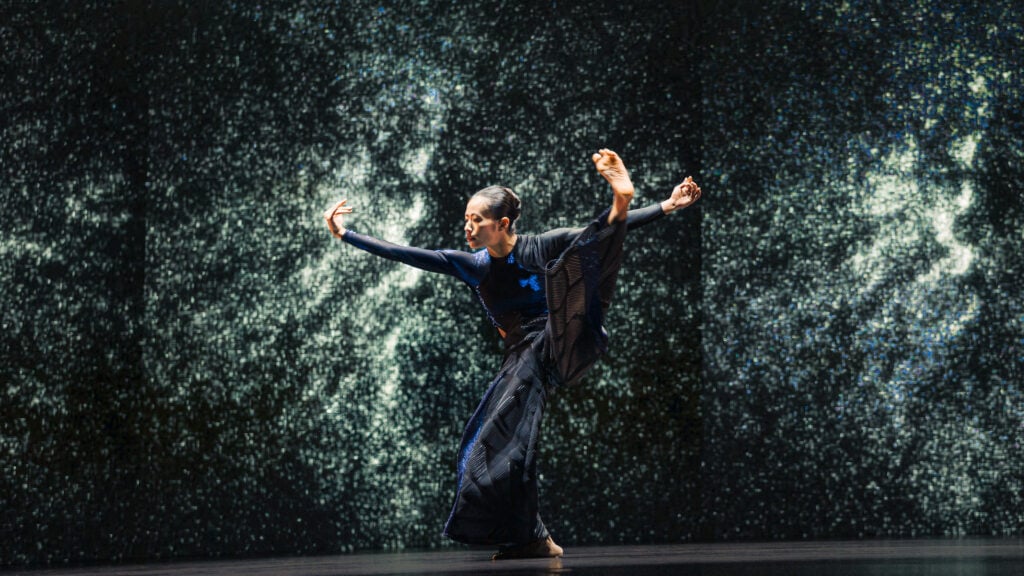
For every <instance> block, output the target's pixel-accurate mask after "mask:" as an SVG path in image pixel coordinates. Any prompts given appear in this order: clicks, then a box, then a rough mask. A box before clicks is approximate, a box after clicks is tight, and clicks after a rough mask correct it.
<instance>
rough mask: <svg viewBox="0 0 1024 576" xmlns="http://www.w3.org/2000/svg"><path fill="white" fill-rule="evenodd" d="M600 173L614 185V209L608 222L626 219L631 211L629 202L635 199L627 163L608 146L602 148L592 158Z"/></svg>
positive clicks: (609, 215)
mask: <svg viewBox="0 0 1024 576" xmlns="http://www.w3.org/2000/svg"><path fill="white" fill-rule="evenodd" d="M590 159H591V160H593V161H594V167H595V168H597V171H598V173H600V174H601V176H604V179H605V180H607V181H608V183H609V184H611V186H612V192H613V193H614V196H613V197H612V210H611V212H610V213H609V214H608V223H609V224H611V223H612V222H615V221H617V220H625V219H626V214H627V212H628V211H629V202H630V201H631V200H633V181H632V180H630V179H629V172H628V171H627V170H626V165H625V164H623V163H622V158H619V155H618V154H616V153H615V152H612V151H611V150H609V149H607V148H602V149H601V150H600V151H599V152H598V153H597V154H594V155H593V156H591V158H590Z"/></svg>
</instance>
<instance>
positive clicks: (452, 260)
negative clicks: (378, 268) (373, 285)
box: [324, 200, 477, 283]
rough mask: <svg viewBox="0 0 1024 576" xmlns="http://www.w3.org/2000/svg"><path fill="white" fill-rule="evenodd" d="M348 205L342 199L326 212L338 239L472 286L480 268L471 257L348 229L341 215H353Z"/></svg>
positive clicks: (328, 223) (331, 229) (332, 231)
mask: <svg viewBox="0 0 1024 576" xmlns="http://www.w3.org/2000/svg"><path fill="white" fill-rule="evenodd" d="M346 202H347V200H342V201H341V202H339V203H338V204H336V205H335V206H334V207H333V208H329V209H328V210H327V211H326V212H324V219H325V220H326V221H327V228H328V229H330V231H331V234H332V235H333V236H334V237H335V238H340V239H341V240H344V241H345V242H347V243H348V244H351V245H353V246H355V247H356V248H359V249H361V250H365V251H367V252H369V253H370V254H373V255H375V256H380V257H381V258H387V259H388V260H395V261H397V262H401V263H403V264H408V265H409V266H414V267H416V268H419V269H421V270H426V271H427V272H439V273H441V274H450V275H452V276H456V277H458V278H460V279H462V280H465V281H467V282H470V283H473V280H474V278H475V276H476V274H474V271H475V269H476V268H477V265H476V262H475V259H474V258H473V255H472V254H469V253H466V252H457V251H454V250H424V249H423V248H414V247H411V246H399V245H397V244H392V243H391V242H386V241H384V240H381V239H379V238H374V237H373V236H367V235H365V234H359V233H358V232H353V231H352V230H348V229H346V228H345V223H344V221H343V219H342V215H343V214H351V213H352V208H351V207H349V206H346V205H345V203H346Z"/></svg>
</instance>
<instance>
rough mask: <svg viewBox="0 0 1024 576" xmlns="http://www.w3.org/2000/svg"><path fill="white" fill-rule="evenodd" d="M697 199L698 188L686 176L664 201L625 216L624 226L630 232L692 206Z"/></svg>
mask: <svg viewBox="0 0 1024 576" xmlns="http://www.w3.org/2000/svg"><path fill="white" fill-rule="evenodd" d="M698 198H700V186H697V183H696V182H694V181H693V177H691V176H687V177H686V180H683V182H682V183H681V184H679V185H677V186H676V187H675V188H673V189H672V194H670V195H669V197H668V198H667V199H666V200H663V201H661V202H659V203H657V204H652V205H651V206H647V207H644V208H640V209H638V210H630V211H629V213H628V214H627V215H626V225H627V226H628V227H629V229H630V230H632V229H634V228H639V227H641V226H644V225H646V224H650V223H651V222H654V221H655V220H657V219H659V218H661V217H662V216H664V215H666V214H671V213H672V212H675V211H676V210H682V209H683V208H686V207H688V206H690V205H692V204H693V203H694V202H696V201H697V199H698Z"/></svg>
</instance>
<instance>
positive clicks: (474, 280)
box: [324, 149, 701, 559]
mask: <svg viewBox="0 0 1024 576" xmlns="http://www.w3.org/2000/svg"><path fill="white" fill-rule="evenodd" d="M592 160H593V162H594V165H595V167H596V168H597V171H598V173H600V174H601V175H602V176H603V177H604V178H605V179H606V180H607V181H608V183H609V184H610V185H611V188H612V193H613V194H612V205H611V208H609V209H607V210H605V212H604V213H602V214H601V215H600V216H599V217H598V218H597V219H596V220H594V221H593V222H591V223H590V224H589V225H588V226H586V227H585V228H576V229H569V228H561V229H557V230H552V231H550V232H545V233H543V234H539V235H535V236H533V235H526V234H518V233H517V232H516V220H517V219H518V218H519V214H520V212H521V206H520V201H519V198H518V197H517V196H516V195H515V193H513V192H512V190H510V189H508V188H504V187H501V186H490V187H488V188H484V189H482V190H480V191H479V192H477V193H476V194H474V195H473V197H472V198H470V200H469V203H468V204H467V205H466V215H465V226H464V230H465V233H466V242H467V243H468V244H469V247H470V248H471V249H473V250H475V252H462V251H457V250H436V251H435V250H424V249H421V248H410V247H404V246H397V245H395V244H391V243H388V242H384V241H382V240H378V239H376V238H372V237H370V236H366V235H363V234H358V233H356V232H354V231H352V230H348V229H346V228H345V225H344V215H346V214H351V213H352V208H351V207H350V206H348V205H347V200H342V201H341V202H339V203H337V204H336V205H335V206H333V207H331V208H329V209H328V210H327V211H326V212H324V219H325V220H326V221H327V226H328V228H329V229H330V231H331V234H333V235H334V236H335V237H336V238H340V239H342V240H344V241H345V242H347V243H349V244H351V245H353V246H355V247H357V248H360V249H362V250H366V251H367V252H370V253H372V254H376V255H377V256H381V257H384V258H388V259H391V260H397V261H399V262H403V263H405V264H409V265H411V266H415V267H417V268H421V269H423V270H427V271H430V272H440V273H444V274H449V275H451V276H455V277H456V278H458V279H460V280H462V281H463V282H464V283H465V284H466V285H468V286H469V287H470V289H472V290H473V292H474V293H475V294H476V296H477V298H478V299H479V300H480V303H481V304H483V308H484V311H485V312H486V313H487V316H488V317H489V319H490V321H491V322H492V323H493V324H494V326H495V328H497V330H498V333H499V334H500V335H501V338H502V339H503V341H504V344H505V357H504V361H503V362H502V365H501V370H500V371H499V372H498V375H497V376H496V377H495V378H494V380H493V381H492V382H491V384H490V386H489V387H488V389H487V391H486V392H485V393H484V396H483V399H482V400H481V401H480V404H479V406H478V407H477V409H476V411H475V412H474V414H473V416H472V418H470V419H469V422H468V424H467V425H466V429H465V431H464V432H463V435H462V443H461V446H460V448H459V452H458V460H457V470H458V472H457V478H456V486H457V487H456V495H455V503H454V505H453V507H452V511H451V515H450V516H449V518H448V521H447V523H446V525H445V528H444V534H445V535H446V536H448V537H449V538H452V539H454V540H457V541H459V542H464V543H467V544H483V545H494V546H497V547H498V552H497V553H496V554H495V555H494V559H506V558H536V557H557V556H561V555H562V548H561V547H560V546H558V545H557V544H555V543H554V541H553V540H552V539H551V536H550V534H549V533H548V531H547V529H546V528H545V527H544V523H543V522H542V521H541V519H540V515H539V513H538V510H537V472H536V470H537V464H536V456H537V450H538V443H539V436H540V421H541V414H542V413H543V410H544V405H545V401H546V398H547V395H548V393H549V392H550V391H552V390H553V389H554V388H555V387H557V386H564V385H572V384H575V383H576V382H578V381H579V380H580V378H581V377H582V376H583V374H584V373H585V372H586V371H587V369H589V368H590V366H592V365H593V364H594V362H595V361H596V360H597V359H598V358H599V357H600V356H601V355H602V354H603V353H604V352H605V351H606V350H607V338H608V337H607V333H606V332H605V330H604V327H603V325H602V324H603V319H604V313H605V311H606V310H607V308H608V306H609V305H610V304H611V298H612V292H613V289H614V286H615V278H616V275H617V274H618V270H619V266H620V264H621V262H622V243H623V239H624V237H625V234H626V231H627V229H632V228H636V227H638V226H642V225H644V224H648V223H650V222H652V221H654V220H657V219H658V218H660V217H662V216H664V215H665V214H668V213H670V212H673V211H675V210H679V209H681V208H685V207H687V206H689V205H691V204H693V203H694V202H696V201H697V199H698V198H700V194H701V191H700V187H698V186H697V184H696V183H695V182H694V181H693V178H690V177H687V178H686V180H685V181H684V182H683V183H681V184H679V185H678V186H676V187H675V189H674V190H672V193H671V195H670V196H669V198H668V199H667V200H665V201H663V202H661V203H658V204H653V205H651V206H648V207H646V208H642V209H639V210H632V211H629V210H628V207H629V203H630V201H631V200H632V199H633V192H634V189H633V183H632V181H631V180H630V178H629V173H628V171H627V170H626V167H625V165H624V164H623V162H622V160H621V158H619V156H618V155H617V154H616V153H615V152H612V151H611V150H607V149H602V150H600V151H599V152H598V153H596V154H594V155H593V157H592ZM481 248H482V249H481Z"/></svg>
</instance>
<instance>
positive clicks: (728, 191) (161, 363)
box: [0, 0, 1024, 566]
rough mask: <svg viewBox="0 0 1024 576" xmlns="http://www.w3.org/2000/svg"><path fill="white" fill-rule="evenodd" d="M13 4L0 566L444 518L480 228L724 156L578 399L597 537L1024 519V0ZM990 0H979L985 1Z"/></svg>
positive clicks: (386, 545) (327, 548)
mask: <svg viewBox="0 0 1024 576" xmlns="http://www.w3.org/2000/svg"><path fill="white" fill-rule="evenodd" d="M625 4H627V3H613V2H587V3H575V2H418V3H413V2H365V1H359V0H353V1H346V2H327V1H307V2H288V3H283V2H282V3H273V4H270V3H267V4H266V5H264V4H259V5H257V4H256V3H251V2H234V3H232V2H221V3H212V2H162V1H160V2H158V1H152V2H144V1H134V2H133V1H126V2H95V1H87V2H63V3H62V2H41V3H39V4H37V5H31V6H30V5H28V4H16V5H13V6H12V5H7V6H5V7H3V8H0V43H2V46H0V47H2V49H3V50H2V56H0V65H2V78H3V83H2V86H0V110H2V111H3V112H2V115H0V131H2V132H0V151H2V157H0V158H2V163H0V205H2V206H3V216H2V219H0V222H2V230H3V236H2V238H0V254H2V258H0V304H2V328H3V329H2V331H0V390H2V394H3V396H2V400H3V401H2V404H0V470H2V475H0V566H11V565H24V564H38V565H43V564H56V563H65V562H92V561H126V560H143V559H168V558H180V557H208V556H243V555H267V554H312V553H338V552H348V551H353V550H365V549H382V548H383V549H397V548H403V547H437V546H444V545H446V544H447V542H446V541H445V540H444V539H443V538H442V537H441V536H440V530H441V527H442V526H443V523H444V521H445V519H446V517H447V514H448V508H449V505H450V503H451V501H452V497H453V494H454V470H455V450H456V448H457V445H458V441H459V436H460V433H461V429H462V426H463V424H464V423H465V421H466V419H467V418H468V417H469V415H470V413H471V411H472V409H473V407H474V406H475V403H476V402H477V401H478V399H479V397H480V395H481V394H482V392H483V390H484V389H485V387H486V385H487V383H488V382H489V381H490V379H491V378H492V377H493V375H494V373H495V371H496V369H497V367H498V365H499V363H500V360H501V347H500V342H499V340H498V338H497V336H496V334H495V331H494V330H493V328H492V327H490V326H489V325H488V323H487V321H486V319H485V317H484V315H483V313H482V311H481V310H480V309H479V304H478V303H477V302H476V301H475V300H474V298H473V296H472V294H471V293H470V292H469V291H468V289H467V288H465V287H464V286H462V285H460V284H459V283H458V282H457V281H456V280H454V279H452V278H448V277H443V276H435V275H431V274H427V273H420V272H418V271H415V270H412V269H409V268H406V267H402V266H401V265H398V264H395V263H392V262H388V261H383V260H380V259H376V258H374V257H371V256H369V255H367V254H364V253H361V252H359V251H357V250H355V249H353V248H351V247H349V246H347V245H345V244H343V243H341V242H339V241H337V240H334V239H333V238H331V237H330V235H329V233H328V232H327V230H326V228H325V226H324V224H323V221H322V219H321V216H320V214H321V212H322V211H323V210H324V209H325V208H326V207H328V206H329V205H331V203H332V202H336V201H337V200H340V199H341V198H348V199H349V202H350V204H351V205H352V206H354V207H355V209H356V213H355V214H353V215H352V217H351V218H350V219H349V225H350V226H351V227H352V228H353V229H354V230H357V231H360V232H364V233H369V234H373V235H376V236H379V237H382V238H385V239H387V240H391V241H394V242H399V243H405V244H413V245H417V246H424V247H436V248H459V247H461V246H462V245H463V240H462V232H461V220H462V214H463V211H464V206H465V201H466V199H467V198H468V197H469V196H470V195H471V194H472V193H473V192H474V191H475V190H477V189H479V188H481V187H483V186H486V185H489V184H503V185H507V186H511V187H512V188H514V189H515V190H516V191H517V192H518V193H519V194H520V195H521V197H522V198H523V201H524V205H525V210H524V214H523V217H522V220H521V221H520V224H519V229H520V230H521V231H522V232H526V233H529V232H537V231H543V230H546V229H549V228H553V227H557V226H566V225H578V224H582V223H584V222H585V221H587V220H588V219H589V218H590V217H592V216H593V215H595V214H596V213H597V212H599V211H600V210H601V209H603V208H604V207H605V206H607V204H608V201H609V191H608V187H607V185H606V184H604V183H603V180H602V179H601V178H600V177H599V176H598V175H597V174H596V173H595V172H594V170H593V167H592V165H591V163H590V160H589V156H590V154H591V153H592V152H593V151H594V150H596V149H597V148H600V147H609V148H612V149H614V150H617V151H618V152H620V153H621V154H622V155H623V157H624V158H625V160H626V162H627V164H628V166H629V167H630V168H631V171H632V174H633V178H634V181H635V182H636V184H637V188H638V197H637V200H636V202H637V204H638V205H646V204H648V203H651V202H654V201H657V200H660V199H663V198H664V197H665V196H666V195H667V193H668V192H669V191H670V190H671V188H672V186H674V185H675V184H677V183H678V182H679V181H680V180H681V179H682V178H683V177H684V176H686V175H688V174H693V175H695V177H697V178H698V180H699V181H700V183H701V186H702V188H703V189H704V191H705V197H704V198H703V199H702V200H701V201H700V203H699V205H698V206H697V207H694V208H693V209H690V210H688V211H685V212H683V213H677V214H673V215H671V216H670V217H668V218H666V219H663V220H661V221H659V222H657V223H656V224H652V225H650V226H648V227H646V228H643V229H641V230H638V231H636V232H635V233H632V234H631V235H630V236H629V237H628V238H627V257H626V261H625V264H624V266H625V269H624V272H623V273H622V275H621V277H620V282H619V287H618V292H617V300H616V302H615V304H614V306H613V309H612V312H611V315H610V317H609V318H608V329H609V331H610V332H611V334H612V351H611V353H610V355H609V356H608V357H607V359H606V360H605V361H604V362H603V363H602V364H600V365H599V366H598V367H597V368H596V369H595V370H594V371H593V372H592V374H591V375H590V376H589V377H588V378H587V379H586V381H585V383H584V385H583V386H581V387H579V388H575V389H567V390H560V391H558V392H557V393H556V394H554V395H553V396H552V397H551V400H550V403H549V406H548V414H547V416H546V419H545V424H544V426H545V431H544V446H543V447H542V453H541V456H540V472H541V474H542V481H541V486H542V487H541V490H542V496H541V498H542V511H543V514H544V517H545V520H546V522H547V524H548V526H549V528H550V529H551V531H552V532H553V534H554V536H555V538H556V540H558V541H559V542H560V543H563V544H568V545H576V544H584V543H588V544H594V543H612V542H614V543H638V542H679V541H688V540H693V539H709V538H713V539H732V538H758V539H765V538H824V537H878V536H900V537H903V536H914V535H938V534H951V535H956V534H1001V535H1006V534H1020V533H1021V531H1022V530H1024V502H1022V500H1024V456H1022V454H1024V451H1022V446H1021V444H1022V438H1024V397H1022V390H1021V388H1022V381H1024V298H1022V296H1024V295H1022V294H1021V288H1020V285H1021V283H1020V280H1019V277H1020V275H1021V273H1022V271H1024V251H1022V249H1021V246H1022V240H1024V233H1022V229H1024V209H1022V208H1024V206H1022V200H1021V196H1020V190H1019V186H1020V184H1019V183H1020V182H1021V180H1022V172H1024V152H1022V147H1021V140H1020V135H1021V134H1022V133H1024V121H1022V113H1021V112H1020V110H1021V104H1022V96H1024V92H1022V88H1024V79H1022V78H1021V73H1020V72H1019V70H1018V67H1019V66H1018V65H1017V64H1016V63H1018V62H1021V61H1024V53H1022V52H1024V49H1022V48H1024V47H1022V42H1024V40H1022V38H1024V29H1022V28H1024V26H1022V23H1021V21H1022V9H1020V8H1017V7H1015V3H1014V2H1013V1H1011V0H1001V1H995V2H988V3H985V4H984V5H983V6H982V5H980V3H973V2H963V3H952V4H950V3H949V2H937V1H929V0H901V1H896V2H888V3H884V5H880V4H878V3H876V2H866V1H848V2H829V3H821V2H796V1H788V2H778V3H773V4H774V6H773V7H771V8H766V7H763V6H762V4H763V3H760V2H725V1H723V2H696V1H688V2H687V1H674V2H672V1H662V2H657V1H647V2H640V3H628V4H629V6H628V7H627V6H625ZM975 4H979V6H975Z"/></svg>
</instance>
